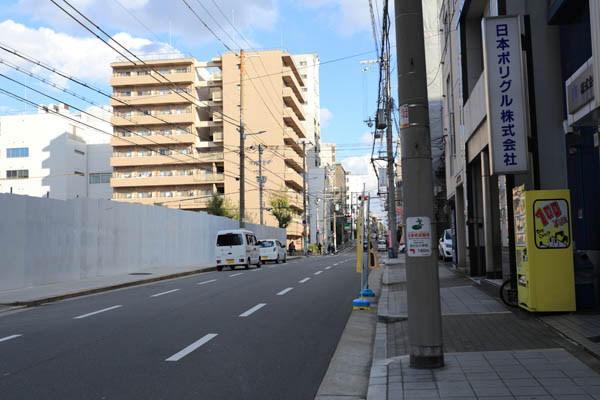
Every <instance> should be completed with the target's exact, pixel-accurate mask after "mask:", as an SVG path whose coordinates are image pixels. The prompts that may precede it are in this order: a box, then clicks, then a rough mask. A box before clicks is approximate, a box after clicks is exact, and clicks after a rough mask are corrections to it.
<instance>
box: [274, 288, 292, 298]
mask: <svg viewBox="0 0 600 400" xmlns="http://www.w3.org/2000/svg"><path fill="white" fill-rule="evenodd" d="M292 289H294V288H291V287H289V288H287V289H283V290H282V291H281V292H279V293H277V296H283V295H284V294H286V293H287V292H289V291H291V290H292Z"/></svg>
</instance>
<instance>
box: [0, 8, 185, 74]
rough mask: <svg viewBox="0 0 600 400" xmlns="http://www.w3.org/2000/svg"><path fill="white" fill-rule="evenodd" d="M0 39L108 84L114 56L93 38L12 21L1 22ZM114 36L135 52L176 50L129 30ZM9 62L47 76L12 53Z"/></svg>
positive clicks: (69, 71) (62, 68)
mask: <svg viewBox="0 0 600 400" xmlns="http://www.w3.org/2000/svg"><path fill="white" fill-rule="evenodd" d="M0 38H2V43H3V44H6V45H7V46H9V47H12V48H15V49H18V51H20V52H22V53H24V54H26V55H29V56H31V57H34V58H35V59H37V60H40V61H42V62H43V63H45V64H49V65H51V66H53V67H54V68H56V69H58V70H60V71H62V72H65V73H67V74H69V75H72V76H75V77H77V78H80V79H82V80H85V81H91V82H99V83H102V84H108V80H109V78H110V74H111V69H110V63H111V62H114V61H115V60H116V56H117V54H116V53H115V52H114V50H112V49H111V48H109V47H108V46H107V45H106V44H104V43H102V42H101V41H100V40H98V39H96V38H80V37H74V36H70V35H68V34H65V33H59V32H56V31H54V30H52V29H49V28H44V27H41V28H38V29H33V28H29V27H27V26H25V25H22V24H19V23H16V22H13V21H11V20H7V21H4V22H0ZM114 38H115V39H116V40H118V41H119V42H120V43H121V44H123V45H124V46H125V47H127V48H129V49H130V50H131V51H132V52H134V53H135V54H137V55H143V54H149V53H158V52H160V53H174V52H177V50H175V49H173V48H172V47H170V46H169V45H168V44H165V43H155V42H152V41H150V40H148V39H143V38H136V37H132V36H131V35H130V34H128V33H118V34H116V35H114ZM6 55H7V53H5V54H3V57H5V56H6ZM7 58H8V57H7ZM9 61H11V62H13V63H15V64H19V65H21V66H23V67H25V68H26V69H28V70H31V71H32V72H35V73H38V74H42V75H44V76H48V74H47V72H46V71H45V70H43V69H41V68H40V67H35V68H32V65H31V64H27V63H25V62H24V61H23V60H21V59H19V58H16V57H14V56H11V57H10V60H9ZM50 79H52V81H53V82H54V83H57V84H61V85H63V84H65V82H63V80H62V79H59V78H57V76H56V75H51V76H50Z"/></svg>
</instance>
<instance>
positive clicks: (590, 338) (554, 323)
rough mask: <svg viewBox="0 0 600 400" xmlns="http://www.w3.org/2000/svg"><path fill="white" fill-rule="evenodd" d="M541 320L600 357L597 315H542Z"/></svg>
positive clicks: (599, 327) (599, 325)
mask: <svg viewBox="0 0 600 400" xmlns="http://www.w3.org/2000/svg"><path fill="white" fill-rule="evenodd" d="M539 318H540V319H541V320H542V321H543V322H545V323H547V324H548V325H550V326H551V327H553V328H554V329H556V330H558V331H559V332H561V333H562V334H563V335H565V336H567V337H569V338H570V339H573V340H575V341H576V342H577V343H579V344H581V345H582V346H583V347H585V348H586V349H587V350H588V351H590V352H592V353H594V354H596V356H597V357H600V343H599V340H600V315H598V314H595V313H589V314H582V313H578V314H555V315H542V316H540V317H539Z"/></svg>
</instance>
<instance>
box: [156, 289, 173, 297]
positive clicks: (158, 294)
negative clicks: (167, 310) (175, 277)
mask: <svg viewBox="0 0 600 400" xmlns="http://www.w3.org/2000/svg"><path fill="white" fill-rule="evenodd" d="M177 291H179V289H173V290H169V291H166V292H162V293H156V294H153V295H152V296H150V297H158V296H162V295H163V294H169V293H173V292H177Z"/></svg>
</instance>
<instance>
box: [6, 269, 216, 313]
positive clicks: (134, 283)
mask: <svg viewBox="0 0 600 400" xmlns="http://www.w3.org/2000/svg"><path fill="white" fill-rule="evenodd" d="M216 270H217V267H206V268H200V269H194V270H191V271H185V272H178V273H176V274H170V275H161V276H155V277H152V278H146V279H140V280H137V281H131V282H124V283H118V284H115V285H109V286H102V287H98V288H93V289H85V290H81V291H77V292H68V293H61V294H58V295H55V296H48V297H43V298H40V299H35V300H28V301H15V302H12V303H3V304H1V305H7V306H24V307H35V306H39V305H42V304H46V303H52V302H55V301H60V300H66V299H71V298H74V297H81V296H87V295H90V294H95V293H101V292H108V291H110V290H116V289H122V288H126V287H130V286H137V285H143V284H145V283H152V282H158V281H164V280H167V279H173V278H180V277H183V276H188V275H194V274H199V273H202V272H210V271H216Z"/></svg>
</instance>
